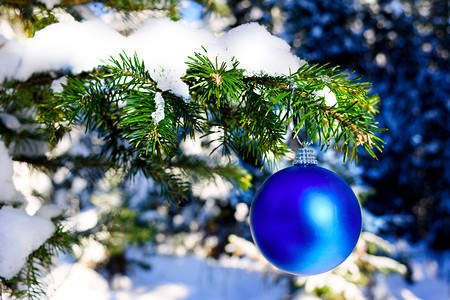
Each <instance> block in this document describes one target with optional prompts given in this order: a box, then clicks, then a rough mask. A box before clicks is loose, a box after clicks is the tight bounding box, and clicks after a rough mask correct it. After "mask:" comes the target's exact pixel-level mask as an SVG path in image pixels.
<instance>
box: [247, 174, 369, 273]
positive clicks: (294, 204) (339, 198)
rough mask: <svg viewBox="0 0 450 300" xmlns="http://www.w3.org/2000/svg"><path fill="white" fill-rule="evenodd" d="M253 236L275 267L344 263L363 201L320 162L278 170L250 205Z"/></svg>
mask: <svg viewBox="0 0 450 300" xmlns="http://www.w3.org/2000/svg"><path fill="white" fill-rule="evenodd" d="M250 228H251V232H252V236H253V240H254V242H255V243H256V245H257V247H258V248H259V250H260V251H261V253H262V255H263V256H264V257H265V258H266V259H267V260H268V261H269V262H270V263H271V264H272V265H274V266H275V267H277V268H278V269H281V270H283V271H285V272H288V273H292V274H296V275H314V274H320V273H323V272H327V271H329V270H332V269H334V268H335V267H337V266H338V265H340V264H341V263H342V262H343V261H344V260H345V259H346V258H347V257H348V256H349V255H350V254H351V252H352V251H353V249H354V248H355V246H356V243H357V242H358V239H359V235H360V233H361V207H360V205H359V202H358V199H357V198H356V196H355V194H354V193H353V191H352V189H351V188H350V187H349V186H348V184H347V183H346V182H345V181H344V180H343V179H342V178H340V177H339V176H337V175H336V174H335V173H333V172H331V171H329V170H327V169H324V168H321V167H317V166H292V167H289V168H286V169H283V170H281V171H279V172H277V173H275V174H273V175H272V176H271V177H270V178H269V179H267V180H266V181H265V182H264V184H263V185H262V187H261V188H260V189H259V190H258V192H257V194H256V195H255V198H254V199H253V203H252V207H251V209H250Z"/></svg>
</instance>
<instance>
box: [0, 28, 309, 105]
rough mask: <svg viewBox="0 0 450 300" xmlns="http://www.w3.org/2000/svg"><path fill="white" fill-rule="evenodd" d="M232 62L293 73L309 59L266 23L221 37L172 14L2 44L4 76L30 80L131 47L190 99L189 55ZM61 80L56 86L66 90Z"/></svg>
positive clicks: (0, 73) (163, 82)
mask: <svg viewBox="0 0 450 300" xmlns="http://www.w3.org/2000/svg"><path fill="white" fill-rule="evenodd" d="M202 46H204V47H205V48H206V49H207V53H206V55H208V57H209V58H210V59H211V60H212V61H215V59H216V56H218V57H219V58H218V63H219V65H220V64H221V62H222V61H224V62H226V63H227V66H228V68H230V67H231V58H232V57H236V59H237V60H239V61H240V65H239V68H244V69H246V70H247V74H249V75H253V74H257V75H259V74H272V75H289V74H291V73H293V72H295V71H297V69H298V68H299V67H300V66H301V65H302V64H304V63H305V62H304V61H301V60H300V59H299V58H298V57H296V56H294V55H293V54H291V53H290V47H289V45H288V44H287V43H286V42H285V41H284V40H282V39H280V38H278V37H275V36H273V35H271V34H270V33H269V32H268V31H267V29H266V28H265V27H264V26H261V25H258V24H256V23H250V24H245V25H241V26H238V27H236V28H234V29H232V30H230V31H229V32H228V33H226V34H224V35H223V36H221V37H215V36H214V34H213V33H212V32H210V31H208V30H206V29H195V28H191V27H189V25H187V24H186V23H184V22H182V21H180V22H173V21H170V20H168V19H149V20H148V21H147V22H146V24H145V25H144V26H143V27H142V28H140V29H139V30H138V31H137V32H136V33H134V34H132V35H130V36H128V37H125V36H122V35H120V34H119V33H118V32H116V31H115V30H113V29H112V28H110V27H108V26H107V25H105V24H104V23H102V22H101V21H86V22H83V23H79V22H75V21H73V22H70V21H67V22H62V23H57V24H52V25H50V26H47V27H45V28H44V29H42V30H40V31H38V32H37V33H36V34H35V36H34V37H33V38H31V39H22V40H15V39H13V40H9V41H7V42H6V43H5V44H4V46H3V47H2V48H0V65H1V66H2V69H0V82H3V81H5V80H9V79H18V80H26V79H28V78H29V77H30V76H31V75H32V74H34V73H37V72H46V71H60V72H72V73H74V74H77V73H80V72H82V71H90V70H92V69H93V68H95V67H97V66H98V65H99V64H102V60H103V61H107V60H108V59H109V57H110V56H111V55H112V56H113V57H115V58H118V54H119V53H120V52H122V51H125V52H126V53H127V54H128V55H129V56H132V55H133V54H134V53H137V54H138V56H139V58H140V59H143V60H144V62H145V65H146V68H147V69H148V70H149V72H150V74H151V76H152V77H153V79H154V80H156V82H157V83H158V87H159V88H160V89H161V90H163V91H165V90H171V91H172V92H173V93H175V94H177V95H179V96H181V97H183V98H185V99H186V101H189V90H188V86H187V85H186V84H185V83H183V82H182V80H181V79H180V77H182V76H183V75H184V74H185V72H186V68H187V65H186V62H187V61H188V56H193V55H194V52H200V53H203V49H202ZM58 83H59V82H58V81H56V82H54V84H53V87H52V88H53V89H54V90H55V89H56V91H59V90H60V85H59V84H58Z"/></svg>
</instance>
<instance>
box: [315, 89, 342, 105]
mask: <svg viewBox="0 0 450 300" xmlns="http://www.w3.org/2000/svg"><path fill="white" fill-rule="evenodd" d="M314 95H315V96H317V97H321V98H324V100H325V104H326V105H327V106H330V107H332V106H335V105H336V104H337V100H336V95H335V94H334V93H333V92H332V91H331V89H330V88H329V87H328V86H325V87H324V88H323V89H321V90H320V91H316V92H314Z"/></svg>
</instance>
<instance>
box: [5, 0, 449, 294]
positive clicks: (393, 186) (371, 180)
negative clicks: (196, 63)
mask: <svg viewBox="0 0 450 300" xmlns="http://www.w3.org/2000/svg"><path fill="white" fill-rule="evenodd" d="M0 5H1V6H0V80H1V81H2V82H3V83H2V84H1V85H0V93H1V98H0V100H1V102H0V137H1V140H2V144H0V150H1V151H0V154H1V155H0V162H1V165H0V167H1V169H0V187H1V188H2V190H1V191H0V192H1V194H2V195H1V196H0V207H1V208H2V209H1V210H0V224H1V225H2V226H1V227H0V272H1V271H4V269H2V267H3V268H4V267H5V265H6V260H5V259H8V260H9V259H10V258H11V257H12V256H14V255H13V254H11V253H9V255H11V256H8V253H6V252H5V250H4V249H6V247H4V245H6V242H8V241H9V240H8V238H9V236H8V235H7V233H6V231H7V230H10V234H11V233H12V232H13V230H17V231H15V232H13V233H12V234H14V235H15V236H17V237H20V236H21V235H23V236H25V235H26V231H27V230H25V231H23V230H22V231H20V230H19V229H16V228H13V226H10V223H12V218H21V215H20V213H18V212H17V211H13V210H12V209H11V207H10V205H12V204H13V205H14V206H15V207H22V208H25V210H26V212H27V214H29V215H35V214H37V215H39V216H42V217H43V218H51V219H52V220H54V221H55V220H57V219H58V218H62V217H60V216H59V215H61V214H63V215H64V216H65V217H66V219H64V220H62V221H61V222H62V223H61V224H64V228H68V229H70V232H71V233H72V236H73V237H74V240H72V241H71V243H72V242H75V243H74V244H73V245H71V246H70V249H71V250H72V252H71V253H65V254H63V253H59V254H58V258H57V259H54V260H53V263H54V267H52V271H51V272H50V274H49V275H42V276H43V279H42V280H43V283H44V284H43V289H44V291H45V295H40V294H39V296H37V297H42V299H317V298H318V299H449V298H450V288H449V284H450V257H449V255H450V253H449V249H450V231H449V230H450V216H449V215H450V201H449V198H450V191H449V188H448V187H449V186H450V184H449V178H450V157H449V156H450V151H449V150H448V149H450V144H449V143H450V142H449V139H448V136H449V125H448V124H449V123H450V122H449V109H450V72H449V70H450V66H449V55H450V53H449V51H450V45H449V34H450V18H449V12H450V8H449V5H450V4H449V2H448V1H437V0H434V1H433V0H414V1H413V0H403V1H402V0H393V1H384V0H381V1H376V0H335V1H333V0H323V1H302V0H299V1H271V0H267V1H263V0H261V1H258V0H244V1H233V0H230V1H200V0H199V1H161V2H160V1H148V2H147V1H103V2H97V1H76V0H74V1H66V0H62V1H58V0H54V1H52V0H46V1H44V0H42V1H33V0H20V1H12V0H11V1H10V0H6V1H0ZM164 17H168V18H172V19H174V20H177V19H181V21H179V22H182V23H183V24H185V25H186V26H187V27H190V28H203V29H207V30H209V31H211V32H214V33H216V34H221V33H225V32H228V31H229V30H230V29H232V28H236V27H238V26H239V25H242V24H246V23H249V22H258V23H259V24H262V25H264V26H266V27H267V29H268V31H270V32H271V33H272V34H273V35H275V36H279V37H281V38H282V39H284V40H285V41H286V42H287V43H288V44H289V45H290V46H291V52H292V53H294V54H295V55H297V56H299V57H301V58H302V59H305V60H306V61H309V62H318V63H330V64H331V65H332V66H335V65H339V66H342V67H343V68H345V69H349V70H354V71H355V72H356V74H357V75H363V76H364V80H367V81H369V82H371V83H372V84H373V89H372V91H373V93H374V94H375V93H376V94H378V95H379V96H380V98H381V105H380V108H379V110H380V113H379V115H378V116H377V119H378V121H379V122H380V127H385V128H388V129H389V130H388V131H386V132H381V133H379V135H380V136H381V137H382V138H383V139H384V141H386V145H385V148H384V150H383V153H378V154H377V156H378V160H375V159H373V158H371V157H370V155H369V154H367V153H365V152H364V151H361V154H360V158H359V164H358V166H355V165H354V164H350V163H347V164H344V163H342V154H339V153H336V152H334V151H333V149H330V150H328V151H327V152H325V153H319V154H318V159H319V164H320V165H322V166H324V167H327V168H330V169H332V170H334V171H335V172H336V173H338V174H339V175H340V176H342V177H343V178H344V179H345V180H346V181H347V182H348V183H349V184H350V185H351V186H352V188H353V189H354V190H355V193H356V194H357V195H358V198H359V200H360V201H361V202H362V205H363V207H364V210H363V231H364V232H363V234H362V236H361V241H360V243H359V244H358V246H357V248H356V249H355V252H354V253H353V254H352V256H351V257H350V258H349V260H347V261H346V262H345V263H344V264H343V265H342V266H340V267H339V268H337V269H336V270H334V271H333V272H330V273H326V274H323V275H318V276H312V277H296V276H292V275H288V274H283V273H281V272H278V271H276V270H275V269H273V268H271V267H270V266H269V265H268V264H267V263H266V262H264V261H263V260H261V258H260V257H259V256H258V254H257V252H256V249H255V248H254V246H253V244H251V243H250V242H249V241H251V235H250V231H249V227H248V223H247V217H248V211H249V205H250V203H251V200H252V197H253V195H254V192H255V189H256V188H257V187H258V186H259V185H260V184H261V183H262V182H263V180H264V179H265V178H267V177H268V175H269V174H270V173H271V172H273V171H275V170H277V169H280V168H283V167H286V166H288V165H290V164H291V163H292V162H291V161H280V162H279V163H278V164H277V165H276V166H275V167H274V168H272V169H269V168H268V166H266V167H265V168H264V169H261V165H254V164H252V163H251V162H250V161H240V162H239V163H240V167H242V169H245V170H246V171H247V172H248V174H251V175H252V177H251V178H252V182H251V183H252V187H251V188H249V189H247V190H246V189H245V187H243V186H242V185H241V186H237V185H236V184H235V185H233V184H231V183H230V182H227V181H224V180H222V179H221V178H220V177H214V176H213V177H212V178H213V179H212V180H211V179H210V180H200V179H198V180H197V179H194V181H195V185H194V186H193V189H192V192H193V194H192V195H190V196H189V197H188V201H184V202H182V203H179V204H178V205H176V204H175V202H173V201H167V200H166V199H165V198H164V197H161V194H160V192H161V190H160V187H159V186H158V184H157V183H155V182H153V181H152V180H149V179H148V178H146V177H145V176H143V175H139V174H137V175H136V176H134V178H126V177H125V178H124V177H123V176H122V175H123V174H121V173H120V170H113V169H108V167H107V166H104V165H101V164H99V163H97V164H96V162H95V161H91V160H89V158H90V157H91V156H93V155H94V154H96V153H99V152H101V147H102V143H101V141H100V140H99V138H98V136H97V135H96V134H95V133H92V132H90V133H88V134H85V128H81V127H74V128H73V129H72V130H71V131H70V133H65V134H64V135H63V136H61V137H60V140H59V141H58V143H57V144H56V145H54V147H50V148H49V146H48V145H47V141H46V138H47V137H48V136H49V135H48V134H47V133H45V132H44V133H43V132H40V131H37V130H36V128H38V127H39V126H40V125H39V124H38V122H41V123H45V120H38V122H36V120H33V117H32V116H33V115H35V114H36V110H39V109H41V108H40V107H39V106H33V105H34V104H33V102H34V101H37V100H38V99H45V97H48V95H49V94H52V93H53V92H60V91H61V83H63V84H64V83H66V81H65V78H64V76H62V75H65V74H68V73H69V74H70V73H71V72H75V73H76V72H78V73H80V71H79V70H78V71H75V70H73V69H70V68H68V69H67V68H66V69H64V68H61V66H63V65H64V61H58V62H55V64H54V65H49V66H48V69H50V72H44V71H43V70H44V69H45V68H43V67H42V66H41V64H42V62H43V61H47V62H48V61H50V60H47V58H40V57H33V52H34V51H35V50H36V49H38V47H41V46H42V45H44V46H45V44H46V43H48V44H52V43H54V41H52V38H51V36H48V37H47V38H48V40H45V39H44V38H42V39H41V41H40V42H36V43H35V44H34V48H33V47H31V48H29V49H26V50H23V51H24V56H23V57H24V61H25V59H26V58H28V59H29V61H31V62H32V63H30V64H29V66H30V67H29V68H28V69H24V68H22V69H19V70H20V71H21V73H20V72H19V73H17V72H16V73H14V72H15V71H17V70H18V69H14V66H16V65H15V63H16V62H14V61H13V59H12V58H13V57H14V53H16V52H14V51H17V49H21V48H20V47H19V46H17V45H20V43H22V41H23V40H25V39H27V38H32V37H33V36H34V35H35V33H36V32H39V30H40V29H42V28H45V27H47V26H50V24H53V23H57V22H61V23H64V22H67V23H68V24H70V22H75V21H91V22H97V23H92V24H96V26H91V25H89V27H85V29H86V30H87V31H96V30H98V34H99V40H101V41H108V40H110V41H111V43H112V44H111V45H113V42H112V40H115V39H118V38H117V37H116V36H115V35H113V34H111V36H110V37H109V36H106V37H105V35H104V34H105V33H106V32H108V31H107V30H105V29H104V28H105V27H104V26H108V27H110V28H113V29H114V30H116V31H117V32H120V33H121V34H122V35H123V36H130V35H132V34H134V33H135V32H136V31H137V33H139V32H140V31H139V30H140V29H141V30H142V28H144V29H145V28H146V27H145V26H149V25H148V24H150V23H151V22H155V19H158V20H160V19H161V18H164ZM149 20H150V21H149ZM163 22H169V21H167V20H166V21H163ZM146 24H147V25H146ZM153 24H156V23H153ZM160 24H165V25H164V26H169V25H167V24H169V23H160ZM183 26H184V25H183ZM65 28H66V30H68V31H67V32H69V28H71V27H70V25H68V26H67V27H65ZM179 28H181V27H177V28H175V29H173V30H178V29H179ZM144 32H145V31H144ZM186 32H188V31H186ZM53 33H55V31H54V32H53ZM141 34H142V31H141ZM59 37H60V38H61V37H64V38H61V40H59V41H58V42H59V43H60V44H61V45H64V44H71V43H73V44H75V45H79V48H77V49H73V50H74V52H79V53H81V54H83V53H86V57H88V56H89V55H90V54H92V51H93V49H94V47H93V46H92V45H95V44H96V43H98V42H99V41H96V40H88V41H86V40H85V39H83V33H82V32H81V33H79V35H77V36H72V35H67V34H66V35H64V34H61V35H59ZM168 37H169V39H170V35H168ZM66 39H67V40H66ZM74 39H78V40H75V41H74ZM136 39H137V38H136ZM199 39H200V38H199ZM148 42H149V46H148V47H151V46H152V44H151V42H152V41H151V40H149V41H148ZM77 43H78V44H77ZM54 44H55V45H58V43H54ZM188 44H189V43H188V42H185V41H179V43H178V44H177V43H174V44H173V45H174V47H173V48H174V50H179V51H187V50H186V47H187V46H188ZM55 48H56V47H55ZM61 48H62V49H64V47H61ZM89 49H90V50H91V51H89ZM26 51H29V52H28V53H25V52H26ZM85 51H86V52H85ZM54 53H57V51H56V50H55V52H54ZM87 53H90V54H89V55H88V54H87ZM100 54H102V53H100ZM104 54H105V57H103V58H102V59H104V60H107V59H108V55H109V54H110V53H107V52H105V53H104ZM25 55H28V57H26V56H25ZM173 55H174V54H173V53H172V52H171V53H168V54H167V57H168V58H169V60H170V57H172V56H173ZM187 55H191V54H189V53H188V54H187ZM61 57H63V58H64V56H61ZM54 59H55V60H56V59H57V57H54ZM71 64H72V66H74V65H77V63H73V62H71V63H67V66H71ZM78 65H79V66H80V65H81V66H82V67H81V69H82V68H83V64H82V63H80V62H78ZM86 65H89V64H86ZM55 66H56V67H55ZM55 68H56V69H55ZM82 71H86V70H82ZM35 72H38V73H35ZM28 73H29V74H28ZM13 98H14V99H16V100H15V101H18V102H17V103H15V104H14V103H13V104H11V102H10V101H11V99H13ZM30 116H31V117H30ZM3 145H6V147H7V150H8V153H9V155H6V154H5V153H6V148H4V146H3ZM293 147H295V146H293ZM181 148H182V150H183V154H185V155H195V156H199V157H204V158H205V159H216V160H220V159H221V157H220V154H217V153H214V155H215V156H216V157H209V156H208V153H209V151H208V149H207V148H208V145H202V144H200V143H198V142H197V143H195V142H193V141H185V142H184V143H183V145H182V147H181ZM42 155H44V156H46V157H51V158H57V159H49V160H47V161H46V162H43V161H42V160H38V159H36V157H41V156H42ZM214 155H213V156H214ZM73 158H76V159H73ZM11 159H12V162H11ZM46 163H47V164H46ZM86 166H88V167H86ZM11 170H13V174H11V173H12V171H11ZM11 177H12V179H13V182H14V187H15V189H16V190H17V191H18V194H15V195H14V197H10V196H8V195H11V193H12V192H11V191H10V190H8V189H10V187H11V185H8V184H7V183H6V182H7V181H8V180H10V179H11ZM247 178H250V177H247ZM247 187H248V185H247ZM13 200H14V201H13ZM13 202H14V203H13ZM21 202H24V203H25V204H23V205H21V204H17V203H21ZM8 212H10V214H9V215H8ZM13 212H14V213H16V214H17V215H15V216H14V217H11V216H12V215H13ZM58 220H59V219H58ZM30 224H32V223H30ZM25 226H28V227H29V228H27V229H28V230H30V232H31V229H32V227H33V225H25ZM43 226H44V225H43ZM49 226H50V225H49ZM44 227H45V226H44ZM44 227H41V228H39V229H42V230H38V231H39V232H38V233H36V236H39V235H40V234H44V233H45V230H46V229H45V228H44ZM43 232H44V233H43ZM44 235H45V234H44ZM44 240H45V238H44ZM5 241H6V242H5ZM68 243H69V242H68ZM17 247H18V248H17V249H15V250H17V251H21V250H20V249H19V248H20V245H19V246H17ZM2 249H3V250H2ZM33 250H35V249H33ZM2 251H3V252H2ZM30 251H31V250H30ZM30 251H29V252H30ZM2 259H3V261H2ZM41 271H42V270H40V272H41ZM41 273H42V274H44V273H45V272H41ZM2 274H5V273H2ZM3 277H6V276H3ZM0 280H1V281H0V283H1V284H3V281H4V280H3V278H2V276H0ZM3 288H4V293H3V295H2V296H3V297H5V298H6V299H8V297H9V296H8V295H9V293H10V290H7V289H6V285H5V287H3V286H2V285H0V291H1V290H2V289H3Z"/></svg>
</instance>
